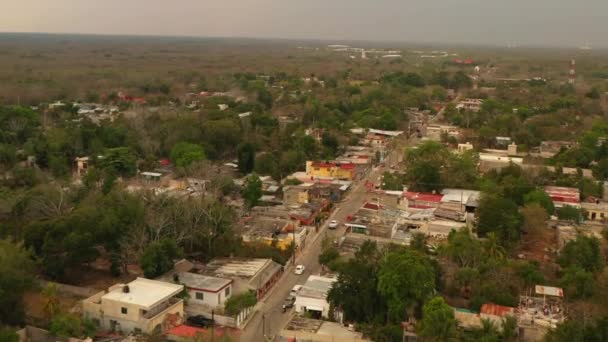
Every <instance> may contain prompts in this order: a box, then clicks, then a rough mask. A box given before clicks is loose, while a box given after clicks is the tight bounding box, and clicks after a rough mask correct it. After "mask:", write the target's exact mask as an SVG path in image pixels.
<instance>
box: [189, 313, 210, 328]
mask: <svg viewBox="0 0 608 342" xmlns="http://www.w3.org/2000/svg"><path fill="white" fill-rule="evenodd" d="M186 323H188V325H191V326H193V327H199V328H208V327H210V326H212V325H213V324H214V323H215V321H214V320H212V319H211V318H207V317H205V316H203V315H196V316H190V317H188V319H187V320H186Z"/></svg>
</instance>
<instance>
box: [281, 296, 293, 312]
mask: <svg viewBox="0 0 608 342" xmlns="http://www.w3.org/2000/svg"><path fill="white" fill-rule="evenodd" d="M295 302H296V297H294V296H292V295H289V297H287V298H285V300H284V301H283V312H285V311H287V309H291V308H293V305H294V304H295Z"/></svg>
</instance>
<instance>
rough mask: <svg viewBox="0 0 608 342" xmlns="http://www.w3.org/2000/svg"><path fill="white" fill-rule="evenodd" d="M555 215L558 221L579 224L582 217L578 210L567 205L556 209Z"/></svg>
mask: <svg viewBox="0 0 608 342" xmlns="http://www.w3.org/2000/svg"><path fill="white" fill-rule="evenodd" d="M555 213H556V214H557V218H559V219H560V220H567V221H574V222H580V221H581V219H582V217H583V215H582V213H581V210H580V209H578V208H575V207H571V206H569V205H566V206H563V207H561V208H557V210H556V211H555Z"/></svg>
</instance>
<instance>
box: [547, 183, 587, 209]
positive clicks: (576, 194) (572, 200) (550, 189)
mask: <svg viewBox="0 0 608 342" xmlns="http://www.w3.org/2000/svg"><path fill="white" fill-rule="evenodd" d="M545 192H546V193H547V195H549V197H550V198H551V200H552V201H553V205H554V206H555V207H556V208H561V207H564V206H570V207H575V208H580V207H581V194H580V191H579V190H578V189H577V188H567V187H561V186H546V187H545Z"/></svg>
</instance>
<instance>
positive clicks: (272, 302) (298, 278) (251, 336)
mask: <svg viewBox="0 0 608 342" xmlns="http://www.w3.org/2000/svg"><path fill="white" fill-rule="evenodd" d="M404 142H405V141H404V140H402V139H397V145H398V146H399V147H397V148H393V149H392V150H391V152H390V153H389V154H388V155H387V157H386V159H385V161H384V164H385V165H387V166H388V165H394V164H396V163H398V162H399V159H400V154H402V152H403V147H404V146H405V145H402V144H403V143H404ZM385 169H386V168H385V167H375V168H373V169H372V170H371V171H370V172H369V173H368V175H367V176H366V177H365V178H364V179H360V180H358V181H356V182H354V183H353V188H352V189H351V191H350V193H349V194H348V195H347V197H346V199H345V200H343V201H342V202H340V203H336V204H335V206H334V210H333V214H332V215H331V216H330V217H329V218H328V219H327V220H326V222H325V223H324V224H323V226H322V227H321V229H320V230H319V233H318V236H316V237H315V238H316V240H314V241H313V242H312V243H310V244H309V245H308V246H307V247H306V248H305V250H304V252H303V254H301V255H297V256H296V265H304V266H305V267H306V269H305V271H304V274H302V275H295V274H294V273H293V268H294V266H293V265H286V268H285V274H284V275H283V277H282V278H281V279H280V280H279V282H278V283H277V284H276V285H275V286H274V288H273V289H272V290H271V292H270V293H269V294H268V296H266V298H265V299H264V300H263V301H262V302H261V303H259V310H258V312H257V313H255V316H254V317H253V318H252V319H251V321H250V322H249V324H247V327H246V328H245V330H243V333H242V335H241V339H240V340H241V341H243V342H259V341H264V340H265V338H264V336H267V337H268V338H273V337H274V336H276V335H277V334H278V333H279V332H280V331H281V329H283V327H284V326H285V325H286V324H287V322H288V321H289V319H290V317H291V315H292V314H293V308H292V309H291V310H288V311H287V312H285V313H283V310H282V304H283V300H284V299H285V298H286V297H287V296H288V295H289V292H290V290H291V289H292V288H293V286H294V285H296V284H299V285H302V284H304V283H305V282H306V279H307V278H308V276H309V275H311V274H319V272H320V271H321V265H320V264H319V261H318V256H319V254H320V253H321V249H322V241H323V239H324V238H327V239H329V240H330V241H333V240H334V239H337V238H339V237H341V236H342V235H344V232H345V230H346V227H345V226H344V225H343V223H344V222H345V221H346V218H347V216H348V215H350V214H353V213H355V212H356V211H357V210H358V209H359V208H360V207H361V206H362V205H363V204H364V202H365V199H366V197H367V189H366V188H365V182H366V181H370V182H373V183H378V182H379V179H380V177H381V175H382V173H383V172H384V171H385ZM331 220H337V221H338V222H339V223H340V226H339V227H338V228H337V229H336V230H330V229H328V223H329V221H331Z"/></svg>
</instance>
